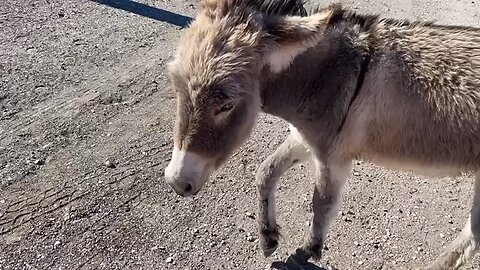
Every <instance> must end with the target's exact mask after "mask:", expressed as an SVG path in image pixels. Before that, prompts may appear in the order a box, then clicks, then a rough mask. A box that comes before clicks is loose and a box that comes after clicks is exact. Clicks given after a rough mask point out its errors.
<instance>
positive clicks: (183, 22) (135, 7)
mask: <svg viewBox="0 0 480 270" xmlns="http://www.w3.org/2000/svg"><path fill="white" fill-rule="evenodd" d="M93 1H94V2H96V3H99V4H102V5H106V6H109V7H113V8H117V9H121V10H125V11H129V12H132V13H135V14H137V15H140V16H144V17H147V18H151V19H154V20H157V21H161V22H166V23H169V24H173V25H176V26H180V27H186V26H187V25H188V24H189V23H190V22H191V21H192V20H193V19H192V18H190V17H188V16H184V15H180V14H177V13H173V12H170V11H167V10H164V9H160V8H156V7H152V6H149V5H145V4H141V3H137V2H135V1H130V0H93Z"/></svg>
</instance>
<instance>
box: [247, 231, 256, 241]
mask: <svg viewBox="0 0 480 270" xmlns="http://www.w3.org/2000/svg"><path fill="white" fill-rule="evenodd" d="M247 241H248V242H253V241H255V237H254V236H253V235H252V234H251V233H247Z"/></svg>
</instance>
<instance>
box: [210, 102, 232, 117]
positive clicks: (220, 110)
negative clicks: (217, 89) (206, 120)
mask: <svg viewBox="0 0 480 270" xmlns="http://www.w3.org/2000/svg"><path fill="white" fill-rule="evenodd" d="M233 107H235V102H228V103H225V104H223V105H222V106H221V107H218V108H217V109H216V110H215V112H214V114H215V115H219V114H221V113H225V112H228V111H231V110H232V109H233Z"/></svg>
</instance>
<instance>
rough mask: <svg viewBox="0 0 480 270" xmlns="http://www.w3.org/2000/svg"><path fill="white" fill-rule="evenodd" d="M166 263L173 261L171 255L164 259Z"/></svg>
mask: <svg viewBox="0 0 480 270" xmlns="http://www.w3.org/2000/svg"><path fill="white" fill-rule="evenodd" d="M165 262H166V263H173V258H172V257H168V258H167V259H166V260H165Z"/></svg>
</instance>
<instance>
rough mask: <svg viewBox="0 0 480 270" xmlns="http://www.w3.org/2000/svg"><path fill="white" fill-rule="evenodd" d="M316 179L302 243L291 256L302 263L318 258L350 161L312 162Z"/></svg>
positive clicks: (334, 214) (339, 201) (339, 200)
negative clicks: (311, 220)
mask: <svg viewBox="0 0 480 270" xmlns="http://www.w3.org/2000/svg"><path fill="white" fill-rule="evenodd" d="M315 164H316V168H317V174H318V175H317V180H316V182H315V188H314V191H313V222H312V225H311V227H310V232H309V235H308V238H307V241H306V242H305V244H304V246H303V247H302V248H300V249H297V251H296V252H295V254H294V255H293V256H292V257H291V259H293V260H294V261H295V262H297V263H300V264H304V263H306V262H307V261H308V259H310V258H313V259H314V260H319V259H320V257H321V256H322V248H323V243H324V240H325V236H326V234H327V232H328V228H329V226H330V223H331V221H332V220H333V218H334V217H335V216H336V214H337V212H338V208H339V206H340V203H341V190H342V187H343V186H344V184H345V182H346V180H347V178H348V176H349V174H350V171H351V161H350V160H348V161H337V160H335V161H328V162H326V163H322V162H320V161H317V160H316V162H315Z"/></svg>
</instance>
